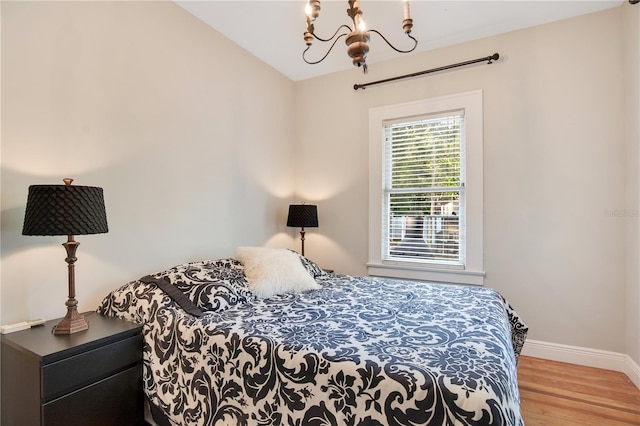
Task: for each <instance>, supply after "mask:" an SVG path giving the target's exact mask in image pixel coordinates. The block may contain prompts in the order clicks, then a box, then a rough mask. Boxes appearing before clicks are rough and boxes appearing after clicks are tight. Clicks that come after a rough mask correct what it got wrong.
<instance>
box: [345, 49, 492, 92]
mask: <svg viewBox="0 0 640 426" xmlns="http://www.w3.org/2000/svg"><path fill="white" fill-rule="evenodd" d="M498 58H500V55H498V54H497V53H494V54H493V55H491V56H486V57H484V58H478V59H473V60H471V61H465V62H460V63H457V64H453V65H445V66H443V67H438V68H432V69H430V70H426V71H418V72H414V73H413V74H407V75H401V76H399V77H391V78H386V79H384V80H378V81H372V82H371V83H364V84H354V85H353V90H358V89H366V88H367V86H373V85H374V84H381V83H388V82H390V81H395V80H401V79H403V78H411V77H417V76H419V75H423V74H429V73H432V72H437V71H444V70H448V69H451V68H458V67H463V66H465V65H471V64H475V63H477V62H484V61H488V62H487V64H490V63H492V62H493V61H497V60H498Z"/></svg>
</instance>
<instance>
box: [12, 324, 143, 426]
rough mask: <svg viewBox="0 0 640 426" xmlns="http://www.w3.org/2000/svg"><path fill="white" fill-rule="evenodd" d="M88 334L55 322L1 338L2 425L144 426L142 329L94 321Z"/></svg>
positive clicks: (135, 325)
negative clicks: (60, 329)
mask: <svg viewBox="0 0 640 426" xmlns="http://www.w3.org/2000/svg"><path fill="white" fill-rule="evenodd" d="M84 315H85V318H86V319H87V322H88V323H89V329H88V330H85V331H80V332H78V333H75V334H71V335H54V334H53V333H52V332H51V329H52V327H53V326H54V325H55V324H57V323H58V321H59V320H53V321H48V322H46V323H45V324H44V325H42V326H38V327H34V328H31V329H29V330H24V331H18V332H15V333H11V334H3V335H2V378H1V385H2V425H3V426H31V425H42V426H52V425H61V426H62V425H64V426H73V425H78V426H79V425H91V426H97V425H105V426H107V425H109V426H116V425H117V426H128V425H144V424H145V423H144V420H143V415H144V413H143V393H142V326H141V325H140V324H135V323H131V322H128V321H124V320H121V319H117V318H108V317H104V316H102V315H100V314H97V313H93V312H90V313H87V314H84Z"/></svg>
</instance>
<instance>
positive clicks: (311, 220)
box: [287, 204, 318, 228]
mask: <svg viewBox="0 0 640 426" xmlns="http://www.w3.org/2000/svg"><path fill="white" fill-rule="evenodd" d="M287 226H293V227H297V228H317V227H318V206H314V205H311V204H291V205H290V206H289V216H288V217H287Z"/></svg>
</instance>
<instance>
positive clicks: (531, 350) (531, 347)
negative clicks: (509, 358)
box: [522, 340, 640, 388]
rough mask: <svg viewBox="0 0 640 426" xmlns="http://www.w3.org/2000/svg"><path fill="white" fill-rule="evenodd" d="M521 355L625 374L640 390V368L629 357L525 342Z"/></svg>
mask: <svg viewBox="0 0 640 426" xmlns="http://www.w3.org/2000/svg"><path fill="white" fill-rule="evenodd" d="M522 355H526V356H532V357H536V358H543V359H549V360H552V361H560V362H568V363H571V364H577V365H584V366H587V367H595V368H604V369H606V370H614V371H620V372H622V373H625V374H626V375H627V376H628V377H629V378H630V379H631V381H632V382H633V383H634V384H635V385H636V386H637V387H638V388H640V366H638V364H636V363H635V362H634V361H633V360H632V359H631V357H630V356H629V355H626V354H621V353H617V352H609V351H602V350H599V349H590V348H582V347H579V346H569V345H561V344H558V343H548V342H541V341H539V340H527V341H526V342H525V344H524V347H523V348H522Z"/></svg>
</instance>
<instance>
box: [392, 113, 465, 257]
mask: <svg viewBox="0 0 640 426" xmlns="http://www.w3.org/2000/svg"><path fill="white" fill-rule="evenodd" d="M464 128H465V126H464V110H458V111H453V112H447V113H445V114H437V115H436V114H434V115H426V116H422V117H417V118H416V117H413V118H411V119H403V120H393V121H385V122H384V154H383V157H384V158H383V168H384V170H383V180H384V189H383V204H384V206H383V220H382V226H383V229H382V243H383V247H382V249H383V256H382V258H383V260H391V261H394V260H395V261H402V262H417V263H440V264H443V263H444V264H453V265H464V229H465V226H464V224H465V215H464V212H465V209H464V180H463V176H464Z"/></svg>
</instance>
